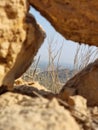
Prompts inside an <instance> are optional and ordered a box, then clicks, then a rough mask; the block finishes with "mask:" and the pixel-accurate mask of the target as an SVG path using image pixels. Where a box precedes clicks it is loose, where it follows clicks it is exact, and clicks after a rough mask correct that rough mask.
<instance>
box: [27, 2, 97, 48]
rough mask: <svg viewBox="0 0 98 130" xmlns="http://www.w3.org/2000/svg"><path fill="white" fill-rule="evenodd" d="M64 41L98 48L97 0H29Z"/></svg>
mask: <svg viewBox="0 0 98 130" xmlns="http://www.w3.org/2000/svg"><path fill="white" fill-rule="evenodd" d="M29 2H30V4H31V5H32V6H33V7H34V8H36V9H37V10H38V11H39V12H40V13H41V14H42V15H43V16H44V17H45V18H46V19H47V20H49V21H50V23H51V24H52V25H53V26H54V28H55V29H56V30H57V31H58V32H60V33H61V34H62V35H63V36H64V37H65V38H66V39H68V40H72V41H75V42H79V43H86V44H89V45H96V46H98V14H97V12H98V1H97V0H91V1H88V0H75V1H74V0H29Z"/></svg>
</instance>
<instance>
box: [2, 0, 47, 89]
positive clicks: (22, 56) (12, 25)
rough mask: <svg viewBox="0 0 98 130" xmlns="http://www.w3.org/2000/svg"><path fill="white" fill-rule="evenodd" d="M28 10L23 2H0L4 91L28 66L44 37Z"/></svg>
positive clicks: (25, 1) (25, 2) (11, 0)
mask: <svg viewBox="0 0 98 130" xmlns="http://www.w3.org/2000/svg"><path fill="white" fill-rule="evenodd" d="M28 11H29V4H28V2H27V0H18V1H17V0H3V1H0V86H2V85H3V86H7V89H8V90H12V86H13V83H14V80H15V79H17V78H18V77H20V76H21V75H22V73H23V72H25V71H26V69H27V68H28V67H29V65H30V64H31V63H32V60H33V58H34V56H35V55H36V53H37V51H38V49H39V48H40V46H41V44H42V42H43V40H44V38H45V32H44V31H43V29H42V28H41V27H40V26H39V25H38V24H37V23H36V21H35V19H34V17H33V16H32V15H31V14H29V12H28Z"/></svg>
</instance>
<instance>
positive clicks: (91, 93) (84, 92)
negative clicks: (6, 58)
mask: <svg viewBox="0 0 98 130" xmlns="http://www.w3.org/2000/svg"><path fill="white" fill-rule="evenodd" d="M71 90H72V91H71ZM66 93H67V94H68V95H77V94H78V95H81V96H83V97H85V98H86V99H87V103H88V105H91V106H94V105H98V59H97V60H96V61H95V62H94V63H91V64H89V65H88V66H87V67H86V68H84V69H83V70H82V71H80V72H79V73H78V74H76V75H75V76H74V77H73V78H72V79H70V80H69V81H68V82H67V83H66V84H65V85H64V86H63V88H62V90H61V92H60V94H59V96H60V98H61V99H63V100H65V97H66V96H65V95H66Z"/></svg>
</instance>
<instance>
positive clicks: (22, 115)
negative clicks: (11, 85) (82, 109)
mask: <svg viewBox="0 0 98 130" xmlns="http://www.w3.org/2000/svg"><path fill="white" fill-rule="evenodd" d="M0 129H2V130H5V129H7V130H17V129H19V130H31V129H32V130H72V129H74V130H80V128H79V126H78V124H77V122H76V121H75V119H74V118H73V117H72V116H71V114H70V112H69V111H68V110H66V109H64V107H62V106H60V105H59V104H58V102H57V100H56V99H53V100H52V101H48V100H46V99H44V98H31V97H28V96H25V95H20V94H14V93H6V94H3V95H1V96H0Z"/></svg>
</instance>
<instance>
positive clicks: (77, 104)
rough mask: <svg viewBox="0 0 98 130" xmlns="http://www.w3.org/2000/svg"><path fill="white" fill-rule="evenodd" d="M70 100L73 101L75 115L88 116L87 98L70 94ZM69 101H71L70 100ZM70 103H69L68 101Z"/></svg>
mask: <svg viewBox="0 0 98 130" xmlns="http://www.w3.org/2000/svg"><path fill="white" fill-rule="evenodd" d="M70 100H72V101H73V104H74V105H73V113H74V114H75V115H77V116H81V115H82V116H85V117H87V116H88V108H87V100H86V99H85V98H83V97H82V96H79V95H77V96H70ZM72 101H71V102H72ZM69 104H70V103H69Z"/></svg>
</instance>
